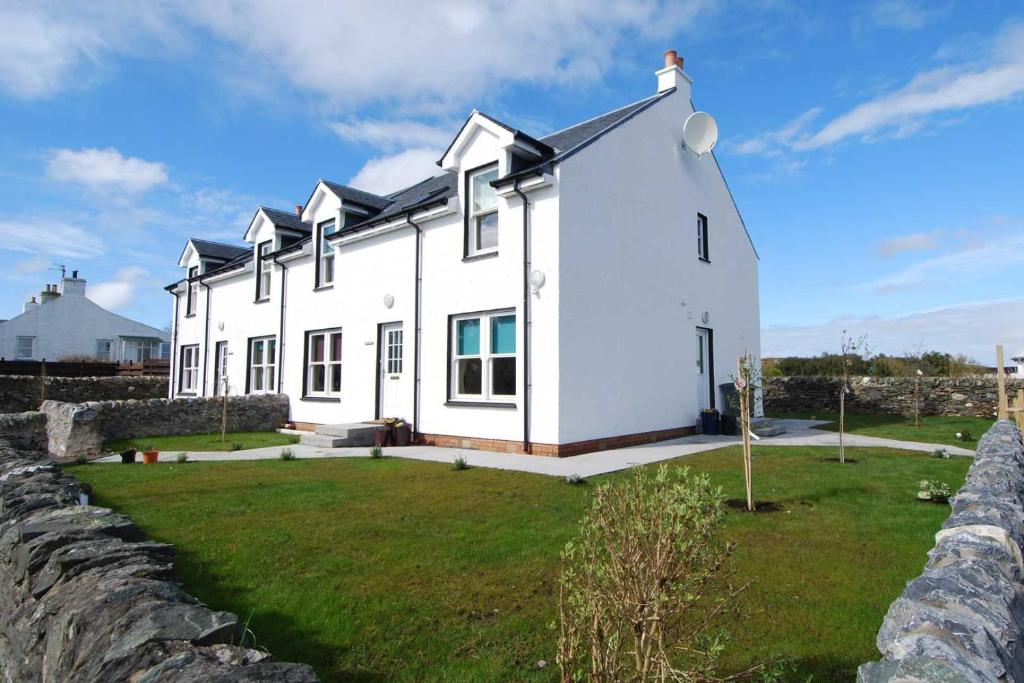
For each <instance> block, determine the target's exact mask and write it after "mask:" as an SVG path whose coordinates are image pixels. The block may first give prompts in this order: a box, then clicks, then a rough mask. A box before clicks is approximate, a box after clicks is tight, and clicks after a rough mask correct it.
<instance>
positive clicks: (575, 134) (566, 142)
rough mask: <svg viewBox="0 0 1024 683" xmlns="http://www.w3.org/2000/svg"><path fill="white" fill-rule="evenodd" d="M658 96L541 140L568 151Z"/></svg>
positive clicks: (578, 124)
mask: <svg viewBox="0 0 1024 683" xmlns="http://www.w3.org/2000/svg"><path fill="white" fill-rule="evenodd" d="M658 97H659V96H658V95H652V96H650V97H645V98H644V99H642V100H640V101H639V102H634V103H632V104H627V105H626V106H625V107H622V108H620V109H616V110H615V111H610V112H608V113H607V114H601V115H600V116H597V117H595V118H592V119H590V120H588V121H584V122H582V123H577V124H576V125H574V126H570V127H568V128H565V129H564V130H560V131H558V132H557V133H552V134H551V135H547V136H545V137H542V138H541V139H540V141H541V142H543V143H545V144H548V145H551V146H552V147H554V148H556V149H558V150H560V151H563V152H565V151H568V150H570V149H572V148H573V147H576V146H577V145H580V144H582V143H584V142H587V141H588V140H590V138H592V137H594V136H595V135H597V134H598V133H600V132H601V131H603V130H605V129H606V128H608V127H609V126H612V125H614V124H616V123H618V122H619V121H621V120H623V119H624V118H626V117H627V116H629V115H630V114H632V113H633V112H635V111H637V110H638V109H640V108H641V107H643V106H644V105H646V104H648V103H650V102H653V101H654V100H656V99H658Z"/></svg>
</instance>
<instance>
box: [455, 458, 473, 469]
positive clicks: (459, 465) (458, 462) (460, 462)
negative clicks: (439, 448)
mask: <svg viewBox="0 0 1024 683" xmlns="http://www.w3.org/2000/svg"><path fill="white" fill-rule="evenodd" d="M452 469H453V470H468V469H469V463H468V462H466V458H465V457H464V456H461V455H456V456H455V460H452Z"/></svg>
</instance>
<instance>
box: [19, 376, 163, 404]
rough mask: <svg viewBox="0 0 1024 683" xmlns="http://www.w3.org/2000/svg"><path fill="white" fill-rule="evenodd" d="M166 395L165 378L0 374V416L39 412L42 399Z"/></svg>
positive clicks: (125, 397) (77, 399)
mask: <svg viewBox="0 0 1024 683" xmlns="http://www.w3.org/2000/svg"><path fill="white" fill-rule="evenodd" d="M164 396H167V378H166V377H45V378H39V377H27V376H24V375H0V413H20V412H23V411H27V410H39V406H40V404H41V403H42V402H43V401H44V400H52V401H63V402H65V403H84V402H85V401H117V400H124V399H130V398H136V399H139V398H162V397H164Z"/></svg>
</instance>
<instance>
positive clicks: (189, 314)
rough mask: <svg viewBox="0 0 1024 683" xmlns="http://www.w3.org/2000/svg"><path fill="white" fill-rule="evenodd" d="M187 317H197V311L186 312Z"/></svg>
mask: <svg viewBox="0 0 1024 683" xmlns="http://www.w3.org/2000/svg"><path fill="white" fill-rule="evenodd" d="M185 317H186V318H194V317H196V314H195V313H186V314H185Z"/></svg>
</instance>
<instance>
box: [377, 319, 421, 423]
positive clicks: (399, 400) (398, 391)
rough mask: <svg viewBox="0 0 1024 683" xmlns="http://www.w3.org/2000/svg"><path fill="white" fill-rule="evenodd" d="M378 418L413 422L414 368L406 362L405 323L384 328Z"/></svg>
mask: <svg viewBox="0 0 1024 683" xmlns="http://www.w3.org/2000/svg"><path fill="white" fill-rule="evenodd" d="M377 347H378V353H379V357H378V362H377V364H378V368H379V374H378V377H377V417H401V418H405V419H406V420H409V419H411V418H412V415H411V414H410V408H411V406H412V385H411V381H412V378H411V374H412V373H411V372H410V370H411V368H410V367H408V366H407V364H406V362H405V332H404V331H403V330H402V323H385V324H382V325H381V326H380V339H379V340H378V345H377Z"/></svg>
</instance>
